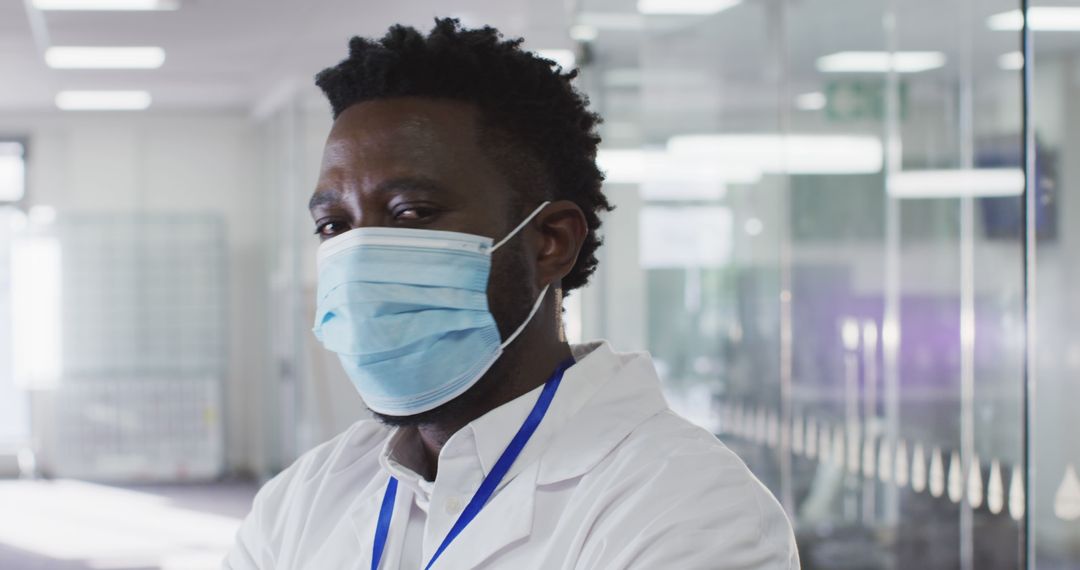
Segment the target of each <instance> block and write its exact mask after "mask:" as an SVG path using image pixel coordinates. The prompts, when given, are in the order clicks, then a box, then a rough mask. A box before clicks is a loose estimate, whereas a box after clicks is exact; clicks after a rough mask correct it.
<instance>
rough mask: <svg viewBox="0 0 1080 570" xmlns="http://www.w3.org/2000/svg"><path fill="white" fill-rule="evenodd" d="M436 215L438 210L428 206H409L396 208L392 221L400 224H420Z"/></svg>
mask: <svg viewBox="0 0 1080 570" xmlns="http://www.w3.org/2000/svg"><path fill="white" fill-rule="evenodd" d="M437 213H438V210H436V209H435V208H432V207H430V206H422V205H415V204H410V205H406V206H402V207H400V208H396V209H395V210H394V219H395V220H397V221H402V222H422V221H425V220H428V219H430V218H431V217H432V216H434V215H435V214H437Z"/></svg>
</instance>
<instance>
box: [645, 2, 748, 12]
mask: <svg viewBox="0 0 1080 570" xmlns="http://www.w3.org/2000/svg"><path fill="white" fill-rule="evenodd" d="M741 3H742V0H638V3H637V8H638V12H641V13H642V14H648V15H668V16H698V15H701V16H704V15H709V14H716V13H719V12H723V11H724V10H727V9H728V8H734V7H735V6H738V5H739V4H741Z"/></svg>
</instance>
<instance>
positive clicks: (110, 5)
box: [34, 0, 180, 11]
mask: <svg viewBox="0 0 1080 570" xmlns="http://www.w3.org/2000/svg"><path fill="white" fill-rule="evenodd" d="M34 7H35V8H37V9H38V10H83V11H97V10H133V11H137V10H176V9H177V8H179V7H180V0H34Z"/></svg>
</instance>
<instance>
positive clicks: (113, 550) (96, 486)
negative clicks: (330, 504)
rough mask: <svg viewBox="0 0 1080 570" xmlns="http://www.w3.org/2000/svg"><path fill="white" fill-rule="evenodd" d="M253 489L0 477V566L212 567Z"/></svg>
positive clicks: (19, 569)
mask: <svg viewBox="0 0 1080 570" xmlns="http://www.w3.org/2000/svg"><path fill="white" fill-rule="evenodd" d="M256 490H257V487H256V485H255V484H254V483H211V484H176V485H107V484H100V483H90V482H85V481H75V480H52V481H30V480H0V569H3V570H39V569H42V570H44V569H49V570H52V569H56V570H202V569H204V568H205V569H211V568H212V569H217V568H219V567H220V563H221V558H222V557H223V556H224V554H225V552H226V551H227V550H228V549H229V547H230V546H231V544H232V541H233V537H234V535H235V533H236V528H237V527H238V526H239V524H240V521H241V520H242V519H243V517H244V515H245V514H247V511H248V509H249V508H250V506H251V500H252V498H254V496H255V491H256Z"/></svg>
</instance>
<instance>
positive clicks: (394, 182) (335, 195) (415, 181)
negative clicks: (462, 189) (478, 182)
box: [308, 176, 449, 210]
mask: <svg viewBox="0 0 1080 570" xmlns="http://www.w3.org/2000/svg"><path fill="white" fill-rule="evenodd" d="M407 190H412V191H421V192H435V193H445V192H448V191H449V189H448V188H447V187H446V185H444V184H442V183H441V182H439V181H437V180H435V179H432V178H424V177H419V176H404V177H400V178H391V179H389V180H384V181H382V182H380V183H379V184H378V185H377V186H376V187H375V189H374V191H375V192H378V193H383V192H403V191H407ZM341 194H342V192H341V191H340V190H336V189H324V190H316V191H315V193H314V194H312V195H311V200H309V201H308V209H309V210H314V209H315V208H316V207H318V206H325V205H327V204H335V203H338V202H340V201H341Z"/></svg>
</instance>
